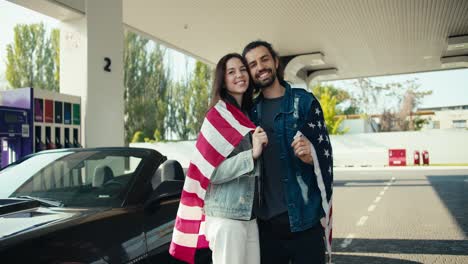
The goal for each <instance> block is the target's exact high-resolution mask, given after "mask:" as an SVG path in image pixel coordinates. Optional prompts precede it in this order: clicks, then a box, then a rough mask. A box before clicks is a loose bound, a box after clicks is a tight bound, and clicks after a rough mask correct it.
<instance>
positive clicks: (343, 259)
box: [332, 254, 421, 264]
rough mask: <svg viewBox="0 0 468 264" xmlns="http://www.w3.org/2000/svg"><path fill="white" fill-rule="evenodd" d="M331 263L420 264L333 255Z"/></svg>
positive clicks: (377, 258) (378, 258)
mask: <svg viewBox="0 0 468 264" xmlns="http://www.w3.org/2000/svg"><path fill="white" fill-rule="evenodd" d="M332 262H333V263H334V264H345V263H346V264H354V263H356V264H357V263H359V264H361V263H366V264H368V263H371V264H373V263H376V264H377V263H379V264H412V263H421V262H416V261H412V260H404V259H395V258H388V257H374V256H360V255H336V254H335V255H333V258H332Z"/></svg>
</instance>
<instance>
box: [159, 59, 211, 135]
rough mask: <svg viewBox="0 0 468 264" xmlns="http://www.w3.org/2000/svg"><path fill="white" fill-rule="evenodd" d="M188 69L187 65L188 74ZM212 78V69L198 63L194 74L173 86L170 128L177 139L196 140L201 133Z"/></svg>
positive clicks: (188, 75)
mask: <svg viewBox="0 0 468 264" xmlns="http://www.w3.org/2000/svg"><path fill="white" fill-rule="evenodd" d="M188 69H189V66H188V64H186V72H187V73H188V72H189V70H188ZM211 78H212V75H211V68H210V67H209V66H208V65H206V64H204V63H202V62H200V61H197V62H195V67H194V69H193V72H192V73H188V74H186V75H185V76H184V78H183V79H182V80H180V81H178V82H177V83H176V84H175V85H173V87H172V89H171V92H170V96H169V97H170V98H171V100H170V106H169V108H170V111H169V114H168V115H169V118H168V126H169V127H170V129H171V131H173V132H174V134H175V135H176V137H177V139H179V140H189V139H194V138H195V137H196V136H197V135H198V133H199V132H200V128H201V125H202V123H203V119H204V116H205V114H206V111H207V110H208V106H209V99H210V98H209V91H210V87H211Z"/></svg>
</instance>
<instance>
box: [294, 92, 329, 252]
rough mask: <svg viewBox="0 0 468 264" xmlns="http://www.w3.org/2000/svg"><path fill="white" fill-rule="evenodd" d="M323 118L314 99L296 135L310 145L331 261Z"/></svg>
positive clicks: (327, 152)
mask: <svg viewBox="0 0 468 264" xmlns="http://www.w3.org/2000/svg"><path fill="white" fill-rule="evenodd" d="M324 120H325V119H324V118H323V112H322V107H321V106H320V103H319V101H318V100H317V99H316V98H314V101H313V102H312V106H311V110H310V112H309V116H308V117H307V122H306V123H305V124H304V125H303V127H302V128H301V129H299V131H298V132H297V134H296V137H297V136H305V137H306V138H307V139H308V140H309V141H310V143H311V144H312V146H311V152H312V157H313V160H314V174H315V176H316V179H317V185H318V187H319V189H320V194H321V197H322V209H323V212H324V214H325V217H324V218H322V219H321V222H322V225H323V226H324V228H325V239H326V243H325V244H326V247H327V252H328V255H329V260H331V242H332V194H333V152H332V146H331V143H330V137H329V135H328V131H327V126H326V124H325V121H324Z"/></svg>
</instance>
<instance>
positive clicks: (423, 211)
mask: <svg viewBox="0 0 468 264" xmlns="http://www.w3.org/2000/svg"><path fill="white" fill-rule="evenodd" d="M333 214H334V217H333V226H334V228H333V251H334V255H333V259H332V262H333V263H337V264H338V263H384V264H387V263H388V264H390V263H391V264H393V263H408V264H409V263H468V167H407V168H380V169H377V168H335V185H334V197H333Z"/></svg>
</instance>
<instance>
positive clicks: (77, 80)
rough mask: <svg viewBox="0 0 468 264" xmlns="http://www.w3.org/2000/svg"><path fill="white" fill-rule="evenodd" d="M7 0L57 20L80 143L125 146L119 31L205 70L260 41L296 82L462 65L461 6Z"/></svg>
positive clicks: (466, 26)
mask: <svg viewBox="0 0 468 264" xmlns="http://www.w3.org/2000/svg"><path fill="white" fill-rule="evenodd" d="M9 1H10V2H13V3H16V4H19V5H22V6H24V7H27V8H30V9H32V10H35V11H38V12H40V13H43V14H46V15H49V16H51V17H54V18H57V19H59V20H61V21H62V22H63V23H61V35H60V46H61V50H60V92H61V93H65V94H69V95H75V96H80V97H81V99H82V105H83V107H82V108H81V109H82V110H81V116H82V117H83V124H82V134H83V136H82V137H81V139H82V142H83V143H84V146H88V147H89V146H93V147H98V146H110V145H112V146H121V145H123V144H124V142H123V138H124V126H123V118H122V117H123V115H124V101H123V98H124V90H125V88H124V84H123V74H122V72H123V54H124V47H123V42H124V41H123V28H126V29H128V30H131V31H134V32H136V33H139V34H141V35H143V36H145V37H148V38H150V39H153V40H156V41H158V42H160V43H162V44H165V45H166V46H168V47H170V48H174V49H176V50H179V51H181V52H183V53H185V54H188V55H191V56H193V57H195V58H196V59H200V60H202V61H205V62H207V63H210V64H215V63H216V62H217V61H218V59H219V58H221V57H222V56H223V55H224V54H226V53H229V52H241V51H242V49H243V47H244V46H245V45H246V44H247V43H249V42H251V41H253V40H258V39H262V40H266V41H268V42H270V43H272V44H273V46H274V48H275V49H276V50H277V51H278V52H279V54H280V56H281V60H282V62H283V64H284V65H285V67H286V72H285V73H286V76H285V77H286V80H288V81H290V82H292V83H294V84H304V83H306V84H307V83H310V82H312V81H314V82H315V81H316V80H342V79H352V78H358V77H372V76H384V75H392V74H402V73H415V72H426V71H437V70H443V69H455V68H466V67H468V0H268V1H265V0H259V1H252V0H235V1H228V0H197V1H193V0H192V1H189V0H99V1H98V0H9ZM111 61H112V63H111ZM104 65H107V66H105V67H104ZM110 65H112V66H111V68H106V67H108V66H110ZM103 67H104V68H103ZM102 102H107V104H106V106H105V108H103V105H102ZM87 113H92V114H87Z"/></svg>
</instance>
